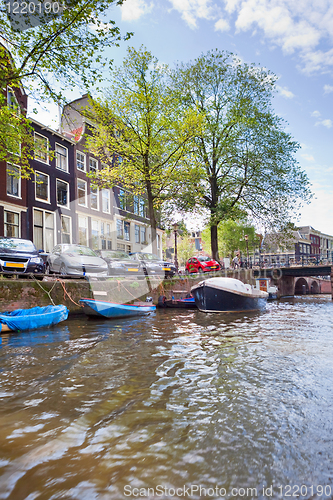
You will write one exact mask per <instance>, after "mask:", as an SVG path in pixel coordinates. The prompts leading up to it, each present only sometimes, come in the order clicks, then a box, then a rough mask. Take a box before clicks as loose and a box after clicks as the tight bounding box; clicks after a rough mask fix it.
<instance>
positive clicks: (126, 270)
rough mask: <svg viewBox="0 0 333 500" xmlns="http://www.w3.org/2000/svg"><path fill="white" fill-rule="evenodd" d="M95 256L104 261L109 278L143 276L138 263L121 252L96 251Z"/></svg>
mask: <svg viewBox="0 0 333 500" xmlns="http://www.w3.org/2000/svg"><path fill="white" fill-rule="evenodd" d="M96 253H97V255H99V256H100V257H101V258H102V259H104V260H105V261H106V262H107V264H108V268H109V275H110V276H138V275H141V276H143V275H144V273H143V269H142V267H141V265H140V263H139V262H138V261H137V260H136V259H133V258H132V257H131V256H130V255H128V253H126V252H122V251H121V250H97V252H96Z"/></svg>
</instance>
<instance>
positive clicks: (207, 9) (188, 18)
mask: <svg viewBox="0 0 333 500" xmlns="http://www.w3.org/2000/svg"><path fill="white" fill-rule="evenodd" d="M126 1H128V0H126ZM169 1H170V3H171V4H172V6H173V8H174V9H175V10H177V11H178V12H180V14H181V16H182V18H183V19H184V21H185V22H186V23H187V24H188V26H189V27H190V28H192V29H193V28H196V27H197V20H198V19H210V20H215V19H216V18H217V17H218V16H217V12H218V11H219V9H218V8H217V7H216V6H215V5H213V4H212V2H211V0H169Z"/></svg>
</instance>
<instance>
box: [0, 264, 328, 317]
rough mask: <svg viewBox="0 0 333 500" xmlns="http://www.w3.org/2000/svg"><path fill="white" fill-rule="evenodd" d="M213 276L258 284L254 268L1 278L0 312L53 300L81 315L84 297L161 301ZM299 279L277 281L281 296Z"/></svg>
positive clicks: (325, 286)
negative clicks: (144, 275)
mask: <svg viewBox="0 0 333 500" xmlns="http://www.w3.org/2000/svg"><path fill="white" fill-rule="evenodd" d="M211 276H229V277H233V278H236V279H240V280H241V281H243V282H244V283H250V284H252V285H255V278H254V277H253V272H252V270H251V269H237V270H228V271H223V272H221V273H215V274H214V275H211V274H208V273H207V274H205V275H204V276H202V275H196V274H195V275H191V276H182V277H180V276H177V277H175V278H173V279H169V280H164V281H160V280H156V279H153V278H151V279H149V280H148V279H147V280H145V279H143V280H133V279H126V278H124V279H117V278H112V279H111V280H107V281H98V280H96V281H93V280H91V281H88V280H85V279H79V280H74V279H63V278H61V279H59V278H56V277H51V276H46V277H45V278H44V279H43V281H37V280H36V279H5V278H3V279H1V278H0V312H4V311H14V310H15V309H28V308H31V307H35V306H47V305H50V304H52V303H54V304H56V305H57V304H63V305H65V306H66V307H67V308H68V309H69V312H70V314H81V313H82V307H81V306H80V304H79V301H80V299H82V298H95V299H100V300H108V301H111V302H118V303H128V302H135V301H136V300H143V301H144V300H146V298H147V297H152V298H153V303H154V304H157V303H158V299H159V297H160V296H163V295H165V296H166V297H167V298H171V297H172V296H174V297H175V298H180V297H184V296H186V294H187V293H190V291H191V287H192V286H194V285H195V284H196V283H199V282H200V281H202V280H203V279H207V278H209V277H211ZM294 279H295V278H289V277H286V278H283V279H281V280H276V282H275V284H276V285H278V288H279V294H278V295H279V296H280V297H283V296H286V295H293V290H294ZM320 281H321V283H320V285H321V286H320V291H319V293H331V290H332V289H333V288H331V286H333V281H332V285H331V281H329V280H327V281H325V280H320Z"/></svg>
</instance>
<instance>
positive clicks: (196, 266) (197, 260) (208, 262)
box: [185, 255, 221, 274]
mask: <svg viewBox="0 0 333 500" xmlns="http://www.w3.org/2000/svg"><path fill="white" fill-rule="evenodd" d="M220 269H221V267H220V264H219V263H218V262H217V261H216V260H214V259H211V258H210V257H203V256H201V255H200V256H199V257H192V258H191V259H188V261H187V262H186V266H185V272H186V274H189V273H208V272H209V271H219V270H220Z"/></svg>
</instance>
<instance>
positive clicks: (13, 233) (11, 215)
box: [4, 210, 20, 238]
mask: <svg viewBox="0 0 333 500" xmlns="http://www.w3.org/2000/svg"><path fill="white" fill-rule="evenodd" d="M19 220H20V218H19V214H18V213H16V212H8V211H7V210H5V213H4V236H7V237H8V238H19V237H20V234H19V233H20V225H19Z"/></svg>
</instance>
